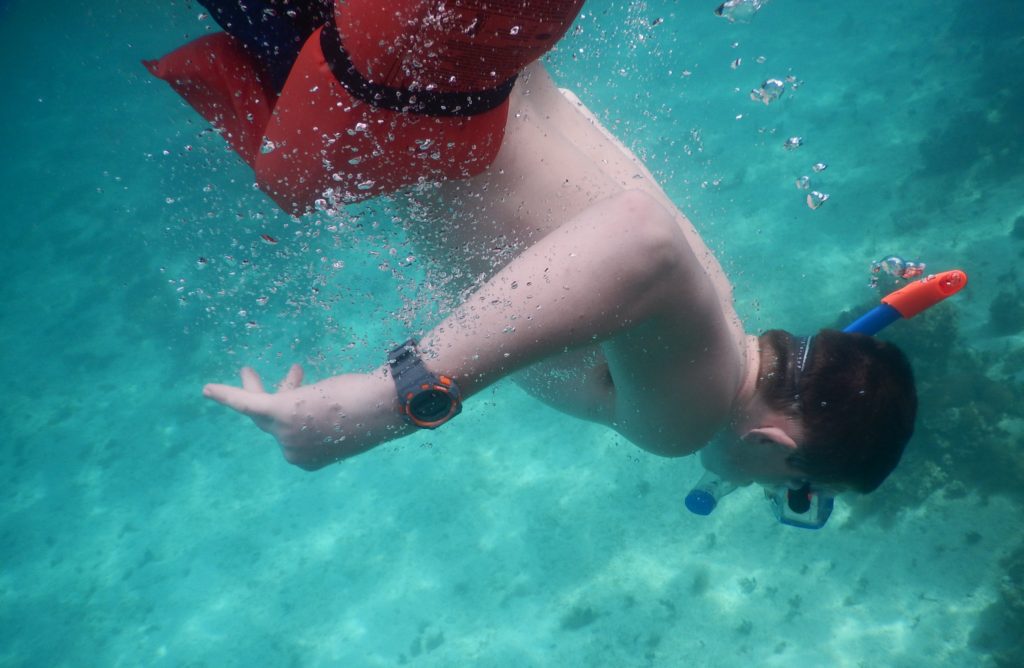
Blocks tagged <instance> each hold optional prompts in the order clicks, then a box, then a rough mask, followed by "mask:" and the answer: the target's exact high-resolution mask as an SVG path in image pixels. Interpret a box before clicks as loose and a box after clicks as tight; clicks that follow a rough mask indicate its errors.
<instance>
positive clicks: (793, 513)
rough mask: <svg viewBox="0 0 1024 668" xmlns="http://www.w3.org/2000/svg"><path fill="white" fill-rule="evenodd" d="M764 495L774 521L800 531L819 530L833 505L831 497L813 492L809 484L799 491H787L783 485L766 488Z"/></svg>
mask: <svg viewBox="0 0 1024 668" xmlns="http://www.w3.org/2000/svg"><path fill="white" fill-rule="evenodd" d="M764 495H765V498H767V499H768V504H769V506H771V509H772V514H774V515H775V519H777V520H778V521H779V522H781V523H782V524H786V525H789V526H793V527H800V528H801V529H820V528H821V527H823V526H825V523H826V522H828V518H829V516H830V515H831V514H832V507H833V505H834V498H833V497H831V496H829V495H827V494H823V493H821V492H815V491H814V490H813V489H811V486H810V484H809V483H807V484H804V485H803V486H802V487H801V488H800V489H789V488H788V487H786V486H785V485H780V486H778V487H766V488H765V490H764Z"/></svg>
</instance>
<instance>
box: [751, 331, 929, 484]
mask: <svg viewBox="0 0 1024 668" xmlns="http://www.w3.org/2000/svg"><path fill="white" fill-rule="evenodd" d="M758 341H759V342H760V344H761V370H760V372H759V374H758V379H757V388H758V390H759V391H760V392H761V396H762V397H763V398H764V400H765V401H766V403H767V404H768V406H770V407H771V408H773V409H774V410H777V411H779V412H781V413H783V414H786V415H789V416H791V417H795V418H799V419H800V420H801V422H802V423H803V425H804V439H803V441H804V442H803V443H801V444H800V445H799V446H798V447H797V450H796V452H795V453H794V454H792V455H790V459H789V463H790V464H791V465H792V466H793V467H794V468H797V469H800V470H801V471H804V472H806V473H807V477H808V479H809V480H810V481H811V482H812V483H815V482H816V483H823V484H828V483H832V484H843V485H848V486H850V487H852V488H853V489H854V490H856V491H858V492H861V493H864V494H866V493H868V492H871V491H873V490H875V489H876V488H877V487H878V486H879V485H881V484H882V481H883V480H885V479H886V477H888V475H889V474H890V473H891V472H892V470H893V469H894V468H896V464H898V463H899V461H900V457H901V456H902V455H903V449H904V447H905V446H906V444H907V441H909V440H910V436H911V435H912V434H913V433H914V418H915V416H916V415H917V392H916V390H915V388H914V374H913V371H912V370H911V368H910V363H909V362H908V361H907V358H906V356H905V355H904V354H903V352H902V351H901V350H900V349H899V348H897V347H896V346H895V345H893V344H891V343H887V342H885V341H882V340H881V339H876V338H875V337H872V336H866V335H864V334H847V333H844V332H840V331H837V330H834V329H823V330H821V331H820V332H818V333H817V334H816V335H815V336H814V337H813V338H812V339H811V340H810V347H809V349H808V350H807V357H806V360H805V364H804V366H803V370H802V371H800V370H799V365H800V362H801V359H800V358H801V357H802V355H803V348H802V347H801V339H798V338H797V337H794V336H793V335H792V334H790V333H789V332H785V331H782V330H778V329H774V330H770V331H767V332H765V333H764V334H762V335H761V336H760V337H758Z"/></svg>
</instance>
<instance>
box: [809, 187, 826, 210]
mask: <svg viewBox="0 0 1024 668" xmlns="http://www.w3.org/2000/svg"><path fill="white" fill-rule="evenodd" d="M828 197H829V196H828V195H827V194H826V193H823V192H818V191H817V190H815V191H813V192H811V193H810V194H809V195H807V206H809V207H810V208H812V209H817V208H818V207H820V206H821V205H822V204H824V203H825V202H826V201H828Z"/></svg>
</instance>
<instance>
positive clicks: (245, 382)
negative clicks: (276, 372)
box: [240, 366, 266, 393]
mask: <svg viewBox="0 0 1024 668" xmlns="http://www.w3.org/2000/svg"><path fill="white" fill-rule="evenodd" d="M240 375H241V376H242V389H244V390H246V391H248V392H260V393H263V392H266V390H265V389H263V381H262V380H260V375H259V374H258V373H256V370H255V369H253V368H252V367H248V366H243V367H242V371H241V373H240Z"/></svg>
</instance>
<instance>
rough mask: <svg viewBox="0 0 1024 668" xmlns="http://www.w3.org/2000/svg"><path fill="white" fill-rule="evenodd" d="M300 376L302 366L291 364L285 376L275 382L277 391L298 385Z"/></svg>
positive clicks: (300, 381)
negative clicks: (278, 381)
mask: <svg viewBox="0 0 1024 668" xmlns="http://www.w3.org/2000/svg"><path fill="white" fill-rule="evenodd" d="M302 376H303V373H302V367H301V366H299V365H298V364H293V365H292V366H291V368H290V369H288V373H287V374H286V375H285V377H284V378H283V379H282V380H281V382H280V383H278V384H277V390H278V392H282V391H287V390H294V389H295V388H297V387H298V386H300V385H302Z"/></svg>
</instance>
